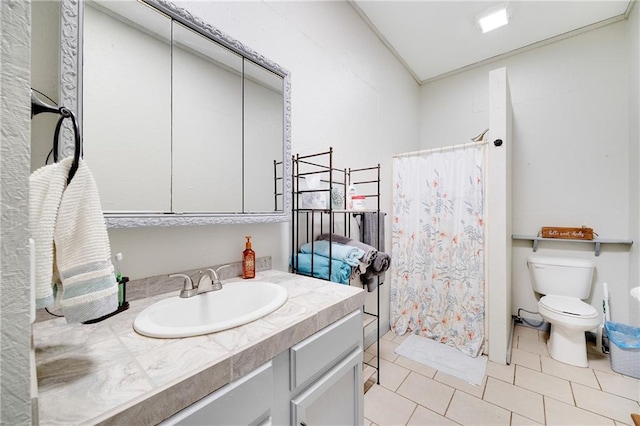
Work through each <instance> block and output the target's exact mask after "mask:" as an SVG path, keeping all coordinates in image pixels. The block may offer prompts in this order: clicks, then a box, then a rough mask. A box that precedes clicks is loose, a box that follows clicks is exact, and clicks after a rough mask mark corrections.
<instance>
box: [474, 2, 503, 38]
mask: <svg viewBox="0 0 640 426" xmlns="http://www.w3.org/2000/svg"><path fill="white" fill-rule="evenodd" d="M508 23H509V14H508V13H507V6H500V8H498V9H492V10H491V11H489V12H487V13H485V14H483V15H481V16H480V17H479V18H478V25H479V26H480V29H482V32H483V33H486V32H488V31H491V30H495V29H496V28H499V27H502V26H503V25H507V24H508Z"/></svg>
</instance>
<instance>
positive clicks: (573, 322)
mask: <svg viewBox="0 0 640 426" xmlns="http://www.w3.org/2000/svg"><path fill="white" fill-rule="evenodd" d="M538 311H539V313H540V315H541V316H542V318H543V319H545V320H546V321H547V322H549V323H551V331H550V333H549V342H548V349H549V355H551V358H553V359H555V360H558V361H560V362H564V363H567V364H571V365H575V366H578V367H588V366H589V362H588V361H587V343H586V339H585V334H584V333H585V331H588V330H592V329H594V328H596V327H598V325H600V318H599V315H598V312H597V311H596V309H595V308H594V307H593V306H591V305H589V304H587V303H585V302H583V301H581V300H580V299H578V298H575V297H568V296H557V295H547V296H543V297H542V298H541V299H540V300H539V301H538Z"/></svg>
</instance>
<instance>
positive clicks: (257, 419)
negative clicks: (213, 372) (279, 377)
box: [160, 361, 273, 426]
mask: <svg viewBox="0 0 640 426" xmlns="http://www.w3.org/2000/svg"><path fill="white" fill-rule="evenodd" d="M272 395H273V367H272V364H271V361H269V362H267V363H266V364H263V365H262V366H260V367H258V368H257V369H255V370H253V371H252V372H251V373H249V374H247V375H246V376H244V377H242V378H240V379H238V380H236V381H235V382H232V383H229V384H228V385H226V386H223V387H222V388H220V389H218V390H217V391H215V392H213V393H211V394H209V395H208V396H206V397H204V398H202V399H201V400H200V401H198V402H196V403H195V404H192V405H191V406H189V407H187V408H185V409H184V410H182V411H180V412H179V413H177V414H174V415H173V416H171V417H170V418H168V419H167V420H165V421H163V422H162V423H160V425H162V426H172V425H181V426H189V425H193V426H197V425H212V426H217V425H219V426H231V425H238V426H240V425H251V426H257V425H260V426H266V425H270V424H271V417H270V414H271V406H272V404H273V399H272Z"/></svg>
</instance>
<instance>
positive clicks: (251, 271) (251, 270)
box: [242, 235, 256, 279]
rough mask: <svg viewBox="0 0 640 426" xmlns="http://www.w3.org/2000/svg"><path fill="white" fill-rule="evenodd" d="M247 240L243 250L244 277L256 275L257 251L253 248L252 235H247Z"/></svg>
mask: <svg viewBox="0 0 640 426" xmlns="http://www.w3.org/2000/svg"><path fill="white" fill-rule="evenodd" d="M245 238H246V239H247V242H246V244H245V249H244V251H243V252H242V278H245V279H246V278H255V277H256V253H255V252H254V251H253V250H251V236H250V235H247V236H246V237H245Z"/></svg>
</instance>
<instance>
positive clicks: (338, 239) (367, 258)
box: [316, 234, 378, 266]
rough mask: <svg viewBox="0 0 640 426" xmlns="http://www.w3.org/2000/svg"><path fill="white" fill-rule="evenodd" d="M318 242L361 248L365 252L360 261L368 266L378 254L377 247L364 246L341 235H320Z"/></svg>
mask: <svg viewBox="0 0 640 426" xmlns="http://www.w3.org/2000/svg"><path fill="white" fill-rule="evenodd" d="M316 240H317V241H331V242H333V243H339V244H345V245H349V246H352V247H357V248H359V249H360V250H362V251H364V255H363V256H362V258H361V259H360V262H361V263H364V264H365V265H366V266H369V265H370V264H371V262H373V258H374V257H375V255H376V253H377V252H378V250H377V249H376V248H375V247H372V246H370V245H369V244H364V243H361V242H360V241H358V240H354V239H351V238H349V237H345V236H342V235H339V234H320V235H319V236H318V238H317V239H316Z"/></svg>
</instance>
